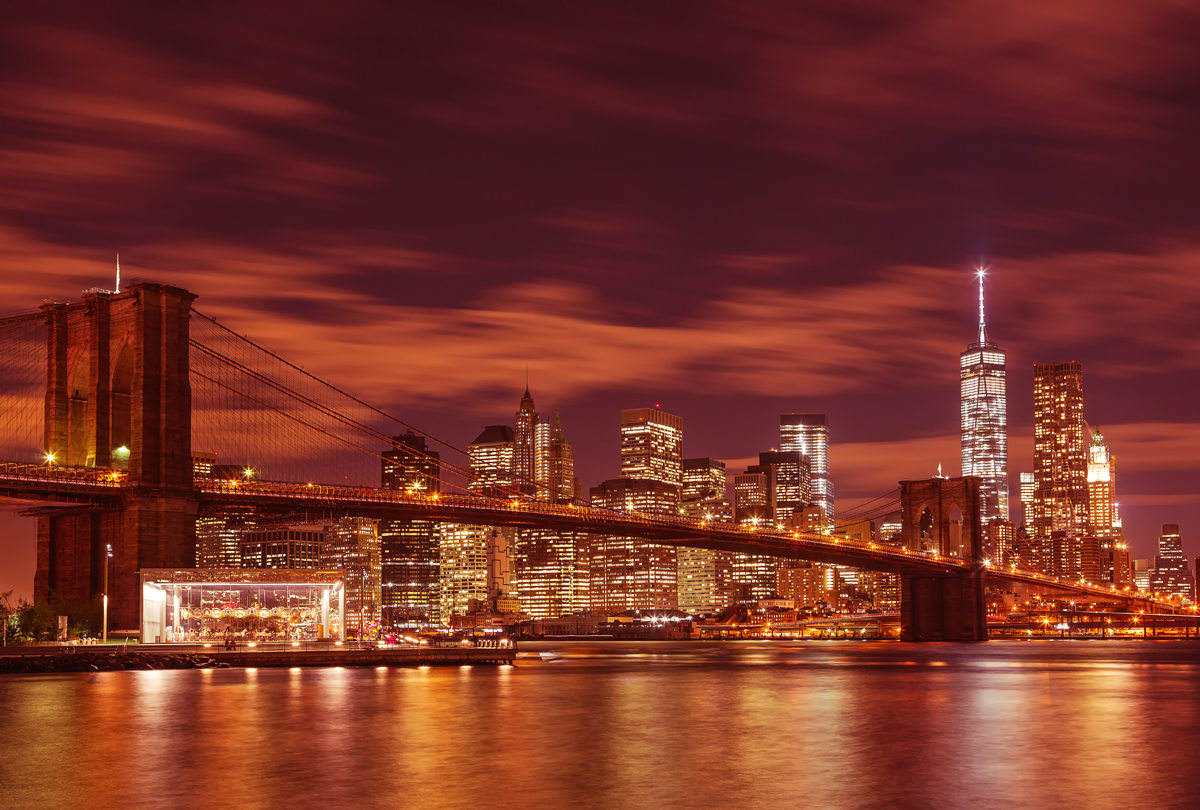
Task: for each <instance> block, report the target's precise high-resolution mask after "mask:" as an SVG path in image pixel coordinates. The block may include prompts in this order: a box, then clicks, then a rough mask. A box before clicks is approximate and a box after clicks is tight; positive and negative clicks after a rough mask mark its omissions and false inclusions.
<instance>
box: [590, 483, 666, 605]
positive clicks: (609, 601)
mask: <svg viewBox="0 0 1200 810" xmlns="http://www.w3.org/2000/svg"><path fill="white" fill-rule="evenodd" d="M679 490H680V488H679V485H677V484H669V483H665V482H663V481H659V480H650V479H634V478H614V479H611V480H608V481H604V482H603V483H601V484H600V485H599V486H596V487H593V488H592V490H591V502H592V506H597V507H601V508H605V509H615V510H621V511H625V512H635V513H642V514H649V515H655V514H657V515H675V514H678V511H679ZM590 575H591V577H590V588H589V590H590V593H589V599H590V603H591V609H592V610H593V611H594V612H597V613H608V614H612V613H620V612H622V611H625V610H675V609H676V608H677V607H678V581H677V571H676V555H675V549H674V548H671V547H670V546H660V545H655V544H653V543H647V542H646V541H644V540H642V539H640V538H636V537H616V536H609V535H595V536H593V538H592V548H591V564H590Z"/></svg>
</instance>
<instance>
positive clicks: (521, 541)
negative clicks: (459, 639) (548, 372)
mask: <svg viewBox="0 0 1200 810" xmlns="http://www.w3.org/2000/svg"><path fill="white" fill-rule="evenodd" d="M539 427H541V426H539ZM545 427H546V428H547V429H548V430H547V431H546V433H547V434H548V442H547V444H548V447H547V448H546V452H545V455H544V458H545V462H544V467H545V470H546V472H545V479H544V480H545V485H544V489H543V491H542V492H540V493H539V495H542V496H543V497H545V498H546V499H548V500H553V501H555V502H557V503H569V502H570V501H571V500H573V499H574V497H575V461H574V458H573V456H572V452H571V443H570V442H569V441H568V440H567V435H566V433H565V432H564V431H563V426H562V418H561V416H560V414H559V413H558V409H557V408H555V412H554V424H553V426H551V425H545ZM539 475H541V473H539ZM514 549H515V557H516V583H517V593H518V595H519V596H520V599H521V610H522V612H524V613H528V614H529V615H530V616H532V617H533V618H535V619H545V618H555V617H558V616H563V615H566V614H570V613H574V612H576V611H579V610H585V609H586V608H587V607H588V588H589V564H590V550H589V546H588V542H587V535H585V534H582V533H580V532H572V531H567V530H563V529H520V530H518V531H516V532H515V541H514Z"/></svg>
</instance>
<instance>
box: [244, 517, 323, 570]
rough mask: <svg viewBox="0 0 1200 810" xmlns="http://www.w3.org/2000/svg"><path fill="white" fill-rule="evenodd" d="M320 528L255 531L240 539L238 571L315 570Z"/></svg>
mask: <svg viewBox="0 0 1200 810" xmlns="http://www.w3.org/2000/svg"><path fill="white" fill-rule="evenodd" d="M325 538H326V527H325V526H323V525H298V526H280V527H272V528H269V529H268V528H258V529H254V530H252V531H247V532H245V533H243V534H242V535H241V543H240V546H241V548H240V556H241V566H240V567H242V568H316V567H317V566H318V565H319V564H320V562H321V551H322V547H323V546H324V544H325Z"/></svg>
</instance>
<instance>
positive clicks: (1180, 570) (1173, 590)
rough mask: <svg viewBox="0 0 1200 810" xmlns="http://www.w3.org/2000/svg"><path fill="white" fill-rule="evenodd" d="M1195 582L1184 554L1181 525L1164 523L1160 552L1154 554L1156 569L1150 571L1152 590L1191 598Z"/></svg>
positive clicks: (1159, 542)
mask: <svg viewBox="0 0 1200 810" xmlns="http://www.w3.org/2000/svg"><path fill="white" fill-rule="evenodd" d="M1195 584H1196V583H1195V580H1194V579H1193V578H1192V567H1191V566H1190V565H1188V558H1187V557H1185V556H1184V554H1183V542H1182V540H1181V539H1180V536H1179V525H1178V524H1176V523H1164V524H1163V527H1162V534H1161V535H1160V536H1159V538H1158V554H1156V555H1155V556H1154V570H1153V571H1151V572H1150V591H1151V592H1152V593H1160V594H1162V595H1163V596H1175V597H1179V598H1181V599H1188V600H1190V599H1191V598H1192V592H1193V590H1194V588H1195Z"/></svg>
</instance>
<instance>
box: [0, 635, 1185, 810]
mask: <svg viewBox="0 0 1200 810" xmlns="http://www.w3.org/2000/svg"><path fill="white" fill-rule="evenodd" d="M522 654H523V656H527V655H530V654H532V657H522V658H521V659H520V661H519V665H518V666H517V667H501V668H497V667H474V668H461V669H459V668H446V669H429V668H426V669H399V668H397V669H386V668H380V669H306V670H300V669H296V670H286V669H284V670H270V669H259V670H218V671H199V672H197V671H175V672H121V673H97V674H91V675H46V676H0V746H2V747H0V807H4V808H24V807H30V808H41V807H95V808H103V807H158V808H183V807H199V808H218V807H221V808H243V807H284V808H302V807H368V808H374V807H389V808H560V807H563V808H565V807H581V808H591V807H595V808H639V807H649V808H654V809H655V810H665V809H666V808H719V807H729V808H771V809H772V810H777V809H778V808H793V807H812V808H843V807H845V808H857V807H890V808H908V807H912V808H991V807H997V808H999V807H1004V808H1042V807H1046V808H1142V807H1146V808H1156V809H1159V808H1176V807H1178V808H1197V807H1200V794H1197V789H1198V788H1200V775H1198V774H1200V642H1185V641H1176V642H1097V641H1076V642H1071V641H1065V642H1064V641H1035V642H1000V641H993V642H989V643H987V644H972V645H923V646H915V645H901V644H895V643H890V644H888V643H874V644H873V643H854V642H832V643H831V642H824V643H821V642H817V643H803V642H790V643H789V642H728V643H711V642H691V643H631V644H619V643H608V644H606V643H594V644H579V643H569V644H552V643H542V644H536V645H533V644H530V645H525V646H524V647H522Z"/></svg>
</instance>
